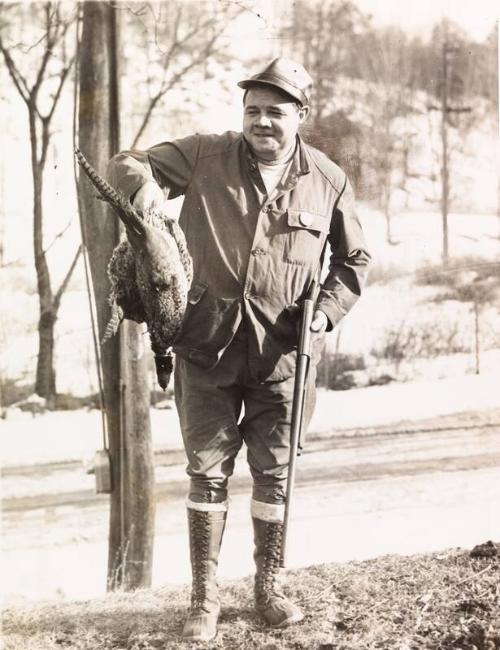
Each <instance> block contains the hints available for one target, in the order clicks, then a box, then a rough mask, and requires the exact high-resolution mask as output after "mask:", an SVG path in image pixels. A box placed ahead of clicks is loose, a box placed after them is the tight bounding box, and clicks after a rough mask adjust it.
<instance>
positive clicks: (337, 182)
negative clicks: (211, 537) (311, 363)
mask: <svg viewBox="0 0 500 650" xmlns="http://www.w3.org/2000/svg"><path fill="white" fill-rule="evenodd" d="M108 177H109V180H110V182H111V184H112V185H114V187H116V188H117V189H119V190H121V191H122V193H123V194H125V196H126V197H128V198H133V196H134V194H135V193H136V192H137V191H138V190H139V189H140V187H141V186H142V185H143V184H144V183H145V182H146V181H148V180H155V181H156V182H157V183H158V184H159V185H160V186H161V187H162V188H164V189H165V190H166V191H167V192H168V198H175V197H177V196H179V195H184V202H183V206H182V210H181V214H180V217H179V224H180V226H181V227H182V229H183V231H184V234H185V236H186V241H187V246H188V249H189V252H190V254H191V256H192V258H193V267H194V271H193V282H192V285H191V288H190V291H189V295H188V305H187V309H186V313H185V316H184V320H183V324H182V327H181V331H180V333H179V335H178V337H177V338H176V341H175V345H174V347H173V349H174V352H175V353H176V354H178V355H180V356H182V357H183V358H185V359H187V360H189V361H191V362H193V363H195V364H197V365H199V366H201V367H203V368H207V369H209V368H211V367H214V366H215V365H216V364H217V362H218V361H219V359H220V358H221V356H222V354H223V353H224V350H225V349H226V348H227V347H228V345H229V344H230V342H231V341H232V339H233V338H234V336H235V333H236V332H237V330H238V328H240V331H239V333H238V335H240V334H241V331H242V330H244V332H245V336H246V337H247V341H248V345H247V349H248V368H249V370H250V374H251V376H252V377H253V378H254V379H255V380H257V381H259V382H265V381H280V380H283V379H286V378H288V377H290V376H292V375H293V373H294V369H295V358H296V349H297V338H298V337H297V332H298V323H299V320H300V304H301V301H302V300H303V298H304V297H305V295H306V294H307V291H308V289H309V287H310V285H311V283H312V280H313V279H314V277H315V275H316V273H317V272H318V270H319V265H320V258H321V256H322V252H323V249H324V247H325V243H326V242H328V243H329V249H330V251H329V253H330V255H329V266H328V271H326V269H325V273H324V274H323V275H324V276H325V277H324V279H323V280H322V282H321V287H320V292H319V296H318V300H317V305H316V308H317V309H321V310H322V311H323V312H324V313H325V314H326V315H327V317H328V321H329V324H328V329H329V330H331V329H332V328H333V327H334V326H335V325H336V324H337V323H338V322H339V321H340V319H341V318H342V317H343V316H344V314H346V313H347V312H348V311H349V309H350V308H351V307H352V306H353V304H354V303H355V302H356V300H357V299H358V297H359V295H360V293H361V289H362V285H363V281H364V278H365V274H366V268H367V264H368V262H369V259H370V256H369V253H368V252H367V249H366V245H365V241H364V237H363V233H362V230H361V226H360V223H359V221H358V218H357V216H356V213H355V208H354V199H353V192H352V189H351V186H350V184H349V181H348V180H347V177H346V175H345V174H344V172H343V171H342V170H341V169H340V168H339V167H338V166H337V165H336V164H335V163H333V162H332V161H331V160H329V159H328V158H327V157H326V156H325V155H323V154H322V153H321V152H319V151H318V150H317V149H314V148H313V147H311V146H309V145H307V144H305V143H304V142H303V141H302V140H301V139H300V137H297V147H296V151H295V155H294V158H293V160H292V163H291V165H290V166H289V168H288V172H286V173H285V175H284V177H283V179H282V180H281V182H280V184H279V185H278V187H277V188H276V190H275V191H274V193H273V194H272V195H271V196H267V193H266V188H265V186H264V183H263V181H262V178H261V175H260V172H259V169H258V164H257V160H256V159H255V157H254V156H253V154H252V151H251V149H250V148H249V146H248V145H247V142H246V140H245V139H244V137H243V135H242V134H241V133H236V132H231V131H230V132H226V133H224V134H222V135H193V136H189V137H186V138H183V139H179V140H175V141H172V142H164V143H162V144H159V145H156V146H154V147H151V148H150V149H147V150H146V151H137V150H133V151H125V152H122V153H120V154H118V155H116V156H114V158H112V160H111V162H110V165H109V168H108ZM325 274H326V275H325ZM322 277H323V276H322Z"/></svg>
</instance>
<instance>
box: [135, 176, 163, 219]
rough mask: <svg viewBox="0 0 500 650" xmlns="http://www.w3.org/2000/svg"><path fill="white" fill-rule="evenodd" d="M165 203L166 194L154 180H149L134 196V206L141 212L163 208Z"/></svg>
mask: <svg viewBox="0 0 500 650" xmlns="http://www.w3.org/2000/svg"><path fill="white" fill-rule="evenodd" d="M164 203H165V195H164V194H163V190H162V189H161V187H160V186H159V185H158V184H157V183H155V182H154V181H147V182H146V183H144V185H143V186H142V187H141V188H140V190H138V191H137V192H136V195H135V197H134V202H133V206H134V208H137V209H138V210H141V212H145V211H146V210H150V209H151V208H155V209H156V210H162V209H163V204H164Z"/></svg>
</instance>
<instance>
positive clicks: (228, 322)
mask: <svg viewBox="0 0 500 650" xmlns="http://www.w3.org/2000/svg"><path fill="white" fill-rule="evenodd" d="M238 306H239V300H238V298H219V297H217V296H214V295H213V294H212V292H211V291H210V287H209V286H208V284H206V283H205V282H202V281H201V280H195V281H194V282H193V284H192V285H191V288H190V290H189V293H188V302H187V308H186V312H185V314H184V318H183V321H182V326H181V330H180V332H179V335H178V336H177V338H176V340H175V346H176V347H177V348H180V347H182V348H189V349H195V350H200V351H204V352H207V353H209V352H217V351H219V350H220V349H222V348H224V347H225V346H226V345H227V343H228V340H230V338H231V337H232V335H233V333H234V332H233V329H234V326H235V322H236V320H237V319H238Z"/></svg>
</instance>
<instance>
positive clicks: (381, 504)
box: [3, 417, 500, 600]
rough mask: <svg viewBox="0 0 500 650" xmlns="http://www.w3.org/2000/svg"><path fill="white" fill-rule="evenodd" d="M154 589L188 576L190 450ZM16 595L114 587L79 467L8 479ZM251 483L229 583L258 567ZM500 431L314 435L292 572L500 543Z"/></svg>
mask: <svg viewBox="0 0 500 650" xmlns="http://www.w3.org/2000/svg"><path fill="white" fill-rule="evenodd" d="M498 422H499V423H500V417H499V418H498ZM156 464H157V523H156V540H155V560H154V562H155V565H154V585H155V586H159V585H162V584H165V583H168V582H170V583H172V582H179V583H182V582H187V581H188V580H189V563H188V550H187V543H186V539H187V537H186V535H187V532H186V524H185V514H184V496H185V491H186V478H185V475H184V466H183V457H182V453H181V452H179V451H176V450H171V451H169V452H166V453H162V454H159V455H158V456H157V463H156ZM3 493H4V497H5V498H4V507H3V520H4V521H3V563H4V567H3V576H4V578H3V589H4V593H5V596H6V598H7V599H8V600H13V599H17V598H19V597H25V598H37V599H39V598H53V597H58V596H59V597H62V596H64V597H72V598H88V597H92V596H97V595H100V594H102V593H103V592H104V584H105V572H106V556H107V550H106V538H107V525H108V523H107V518H108V500H107V497H106V496H102V495H99V496H97V495H95V494H94V488H93V477H91V476H87V475H85V474H84V472H83V470H82V469H81V467H80V465H78V464H76V463H60V464H51V465H50V464H49V465H45V466H38V467H36V468H33V467H32V468H22V467H18V468H15V467H14V468H9V469H8V470H6V471H5V472H4V478H3ZM249 494H250V477H249V473H248V470H247V468H246V463H245V459H244V455H243V453H242V455H241V458H240V459H239V460H238V463H237V467H236V472H235V476H234V477H233V479H232V482H231V495H232V500H231V508H230V514H229V520H228V528H227V534H226V537H225V540H224V546H223V550H222V554H221V562H220V571H219V574H220V577H221V578H225V577H236V576H241V575H246V574H249V573H251V571H252V556H251V552H252V548H251V546H252V545H251V535H252V533H251V527H250V516H249ZM499 504H500V424H497V423H496V422H489V423H488V424H485V423H484V422H481V423H475V422H474V421H472V422H471V419H470V418H467V417H464V418H460V417H457V418H454V419H453V420H450V418H443V419H442V420H441V421H439V419H436V420H434V421H433V422H432V424H428V425H425V424H424V425H419V426H416V425H415V426H413V427H412V430H403V431H402V430H401V429H399V430H393V429H390V428H385V429H377V430H365V431H359V430H358V431H356V432H355V431H352V432H350V431H344V432H342V435H329V434H327V433H323V434H321V435H317V436H310V438H309V439H308V441H307V444H306V449H305V453H304V454H303V455H302V457H301V458H300V460H299V469H298V475H297V489H296V505H295V508H294V524H293V529H292V536H293V539H292V542H291V544H290V566H291V567H296V566H307V565H309V564H314V563H318V562H332V561H346V560H351V559H365V558H368V557H374V556H377V555H381V554H385V553H402V554H408V553H414V552H423V551H428V550H437V549H442V548H447V547H453V546H465V547H467V546H472V545H474V544H476V543H479V542H482V541H485V540H486V539H490V538H495V539H496V540H499V539H500V516H499V515H500V513H499V508H500V506H499Z"/></svg>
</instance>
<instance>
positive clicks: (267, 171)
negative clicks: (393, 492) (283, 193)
mask: <svg viewBox="0 0 500 650" xmlns="http://www.w3.org/2000/svg"><path fill="white" fill-rule="evenodd" d="M290 163H291V159H290V158H289V159H288V160H285V162H283V163H278V164H276V163H274V165H267V164H266V163H264V162H260V161H259V162H258V163H257V164H258V166H259V171H260V175H261V176H262V180H263V181H264V185H265V186H266V190H267V196H268V197H269V196H271V194H272V193H273V192H274V190H275V189H276V188H277V187H278V184H279V182H280V181H281V179H282V178H283V176H284V175H285V172H286V171H287V169H288V167H289V166H290Z"/></svg>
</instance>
